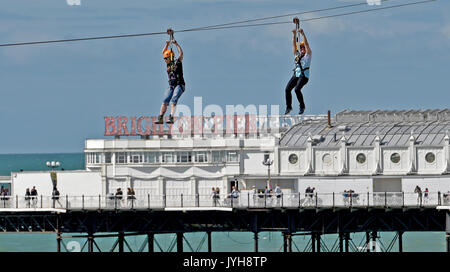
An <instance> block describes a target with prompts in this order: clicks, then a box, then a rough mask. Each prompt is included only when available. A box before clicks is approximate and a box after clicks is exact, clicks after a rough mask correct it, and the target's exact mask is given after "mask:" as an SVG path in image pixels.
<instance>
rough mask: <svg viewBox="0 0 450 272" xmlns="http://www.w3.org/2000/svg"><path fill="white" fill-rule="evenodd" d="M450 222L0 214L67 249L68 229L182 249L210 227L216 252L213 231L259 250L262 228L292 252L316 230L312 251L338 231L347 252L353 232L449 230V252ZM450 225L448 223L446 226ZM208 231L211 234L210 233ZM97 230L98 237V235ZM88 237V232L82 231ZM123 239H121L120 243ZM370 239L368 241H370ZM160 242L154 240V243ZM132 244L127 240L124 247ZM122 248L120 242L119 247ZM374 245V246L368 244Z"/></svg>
mask: <svg viewBox="0 0 450 272" xmlns="http://www.w3.org/2000/svg"><path fill="white" fill-rule="evenodd" d="M446 221H450V219H449V218H448V211H443V210H437V209H435V208H427V207H423V208H421V209H382V208H379V209H375V208H374V209H357V208H352V210H351V211H350V210H338V209H320V210H316V209H302V211H300V212H299V210H297V209H283V210H282V209H271V208H268V209H257V210H256V209H253V210H252V209H236V208H235V209H233V211H203V210H201V211H198V210H194V211H189V210H188V211H183V210H179V211H167V210H164V209H153V210H145V211H144V210H133V211H128V210H123V211H120V212H115V211H106V210H100V211H99V210H96V211H87V210H84V211H81V210H67V211H66V212H65V213H60V214H57V213H52V212H45V211H42V212H40V211H36V212H32V213H31V212H3V213H1V214H0V232H14V233H18V232H27V233H29V232H39V233H42V232H54V233H55V234H57V235H56V239H57V241H56V242H57V250H59V251H61V250H64V247H65V245H64V243H63V241H62V240H63V238H65V236H62V235H63V234H64V233H84V234H87V238H88V241H87V242H86V245H87V248H88V251H91V252H92V251H94V247H96V248H97V249H98V250H99V248H98V245H97V244H96V243H95V241H94V238H96V237H98V238H102V237H105V236H104V235H98V234H101V233H115V235H114V236H115V237H116V238H117V234H118V233H124V236H125V237H126V236H129V235H130V234H131V233H134V235H137V234H139V235H148V234H149V233H153V234H158V233H177V234H178V236H177V249H178V250H179V251H180V252H181V251H182V245H183V236H182V235H183V233H193V232H206V233H207V235H208V250H209V251H212V243H211V237H210V236H211V234H212V232H234V231H235V232H253V233H254V238H255V240H254V245H255V247H254V248H255V252H258V250H259V249H258V233H259V232H260V231H261V230H264V231H282V232H284V233H285V234H284V235H285V238H284V239H285V240H284V244H285V245H284V248H285V251H288V252H290V251H292V247H291V243H292V236H293V235H296V232H302V233H307V235H311V233H314V243H313V247H314V251H319V250H320V251H323V250H325V249H326V248H324V247H322V246H323V245H320V236H319V235H317V234H320V235H325V234H333V233H338V234H339V250H340V251H341V252H349V250H350V247H349V240H350V233H358V232H365V233H367V232H369V234H371V238H372V239H371V240H372V241H373V237H374V236H375V235H374V234H373V232H374V231H375V230H376V231H377V232H399V235H398V236H399V251H403V242H402V236H401V234H400V232H401V233H403V232H406V231H433V232H434V231H440V232H446V245H447V250H448V251H450V223H448V222H447V224H446ZM446 225H447V226H446ZM208 232H209V233H208ZM94 235H95V236H94ZM84 237H86V236H84ZM111 237H112V236H111ZM152 241H153V242H155V243H156V241H155V240H154V237H152V236H148V242H149V251H150V252H152V251H154V249H153V242H152ZM118 244H119V243H118ZM369 244H370V243H369ZM156 245H157V244H155V246H156ZM125 246H127V247H128V248H129V245H128V244H127V242H126V240H125V239H123V247H125ZM119 247H122V246H119ZM369 249H370V247H369Z"/></svg>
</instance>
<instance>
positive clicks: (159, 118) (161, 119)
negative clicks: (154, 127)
mask: <svg viewBox="0 0 450 272" xmlns="http://www.w3.org/2000/svg"><path fill="white" fill-rule="evenodd" d="M155 124H164V118H163V116H162V115H159V116H158V121H156V122H155Z"/></svg>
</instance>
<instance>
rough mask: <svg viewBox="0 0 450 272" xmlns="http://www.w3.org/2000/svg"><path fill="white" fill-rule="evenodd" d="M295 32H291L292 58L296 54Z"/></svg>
mask: <svg viewBox="0 0 450 272" xmlns="http://www.w3.org/2000/svg"><path fill="white" fill-rule="evenodd" d="M296 32H297V31H296V30H295V29H294V30H292V34H293V35H292V53H293V54H294V56H295V55H296V54H297V41H296V40H295V34H296Z"/></svg>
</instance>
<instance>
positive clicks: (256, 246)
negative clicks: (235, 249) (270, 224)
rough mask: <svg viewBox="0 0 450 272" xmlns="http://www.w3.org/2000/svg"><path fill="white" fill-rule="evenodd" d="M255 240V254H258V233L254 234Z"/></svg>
mask: <svg viewBox="0 0 450 272" xmlns="http://www.w3.org/2000/svg"><path fill="white" fill-rule="evenodd" d="M253 239H254V240H255V252H258V232H256V231H255V232H254V238H253Z"/></svg>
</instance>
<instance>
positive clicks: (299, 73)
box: [293, 17, 309, 77]
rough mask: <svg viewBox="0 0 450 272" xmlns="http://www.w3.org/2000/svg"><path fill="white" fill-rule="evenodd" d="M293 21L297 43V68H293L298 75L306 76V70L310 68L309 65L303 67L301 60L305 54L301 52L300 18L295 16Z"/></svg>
mask: <svg viewBox="0 0 450 272" xmlns="http://www.w3.org/2000/svg"><path fill="white" fill-rule="evenodd" d="M293 22H294V24H295V45H296V56H295V68H294V69H293V71H294V72H295V76H296V77H300V76H303V77H305V71H306V70H309V67H306V68H303V67H302V62H301V60H302V58H303V56H302V55H301V53H300V34H299V32H298V31H299V29H300V20H299V19H298V18H297V17H295V18H294V19H293ZM299 70H300V71H299Z"/></svg>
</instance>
